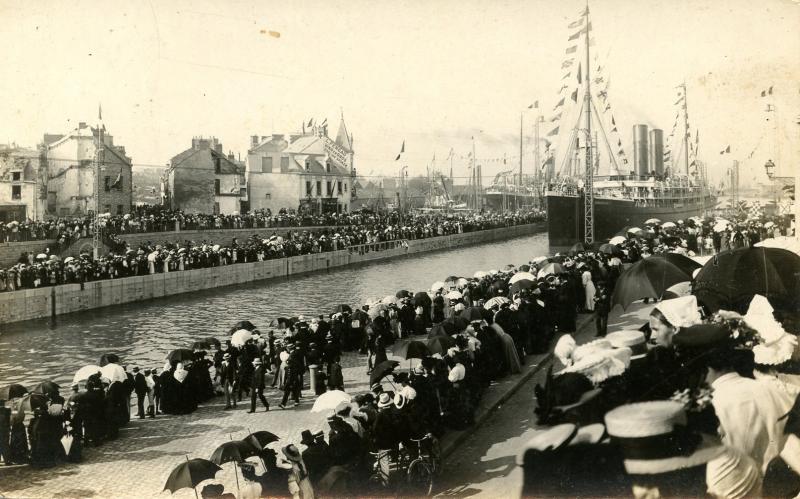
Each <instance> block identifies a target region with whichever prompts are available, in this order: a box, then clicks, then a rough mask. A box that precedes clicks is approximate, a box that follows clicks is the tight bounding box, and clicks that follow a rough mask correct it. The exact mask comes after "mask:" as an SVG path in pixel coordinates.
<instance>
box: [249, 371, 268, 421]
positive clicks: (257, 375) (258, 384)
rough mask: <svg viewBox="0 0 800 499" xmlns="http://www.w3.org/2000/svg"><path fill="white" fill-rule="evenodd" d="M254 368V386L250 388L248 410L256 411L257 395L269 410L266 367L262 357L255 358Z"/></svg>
mask: <svg viewBox="0 0 800 499" xmlns="http://www.w3.org/2000/svg"><path fill="white" fill-rule="evenodd" d="M253 368H254V369H253V386H252V387H251V389H250V410H249V411H247V412H248V413H249V414H250V413H254V412H256V397H258V398H259V399H260V400H261V403H262V404H264V407H265V408H266V410H267V411H269V402H267V399H266V398H265V397H264V387H265V386H266V384H267V383H266V380H265V377H266V376H265V368H264V364H263V363H262V362H261V358H260V357H256V358H255V360H253Z"/></svg>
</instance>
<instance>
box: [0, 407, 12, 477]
mask: <svg viewBox="0 0 800 499" xmlns="http://www.w3.org/2000/svg"><path fill="white" fill-rule="evenodd" d="M0 458H2V459H3V462H4V463H5V464H6V466H8V465H10V464H14V461H13V460H12V459H11V409H9V408H8V407H6V401H5V400H0Z"/></svg>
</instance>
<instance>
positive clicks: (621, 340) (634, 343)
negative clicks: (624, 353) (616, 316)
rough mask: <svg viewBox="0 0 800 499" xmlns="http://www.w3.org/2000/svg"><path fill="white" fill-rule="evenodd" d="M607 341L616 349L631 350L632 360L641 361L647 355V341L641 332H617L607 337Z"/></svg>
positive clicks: (628, 330) (630, 330) (629, 330)
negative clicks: (625, 348)
mask: <svg viewBox="0 0 800 499" xmlns="http://www.w3.org/2000/svg"><path fill="white" fill-rule="evenodd" d="M606 340H608V341H609V342H610V343H611V346H613V347H614V348H624V347H627V348H630V349H631V359H633V360H636V359H641V358H643V357H645V356H646V355H647V341H646V340H645V337H644V333H643V332H641V331H637V330H632V329H625V330H622V331H615V332H613V333H609V334H608V335H606Z"/></svg>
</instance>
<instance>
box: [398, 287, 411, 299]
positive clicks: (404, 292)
mask: <svg viewBox="0 0 800 499" xmlns="http://www.w3.org/2000/svg"><path fill="white" fill-rule="evenodd" d="M394 296H395V297H397V298H411V296H412V295H411V291H409V290H407V289H401V290H400V291H398V292H397V293H395V294H394Z"/></svg>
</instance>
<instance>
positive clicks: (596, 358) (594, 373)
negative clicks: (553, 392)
mask: <svg viewBox="0 0 800 499" xmlns="http://www.w3.org/2000/svg"><path fill="white" fill-rule="evenodd" d="M626 368H627V366H626V365H625V363H624V361H623V360H620V359H619V358H617V356H616V355H614V353H613V350H606V351H602V352H596V353H592V354H589V355H587V356H585V357H583V358H582V359H581V360H579V361H578V362H575V363H574V364H572V365H571V366H569V367H567V368H565V369H563V370H562V371H561V372H560V373H559V374H563V373H580V374H583V375H584V376H586V377H587V378H589V380H590V381H591V382H592V383H594V385H595V386H597V385H599V384H600V383H602V382H603V381H605V380H607V379H608V378H611V377H614V376H619V375H621V374H622V373H624V372H625V369H626Z"/></svg>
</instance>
